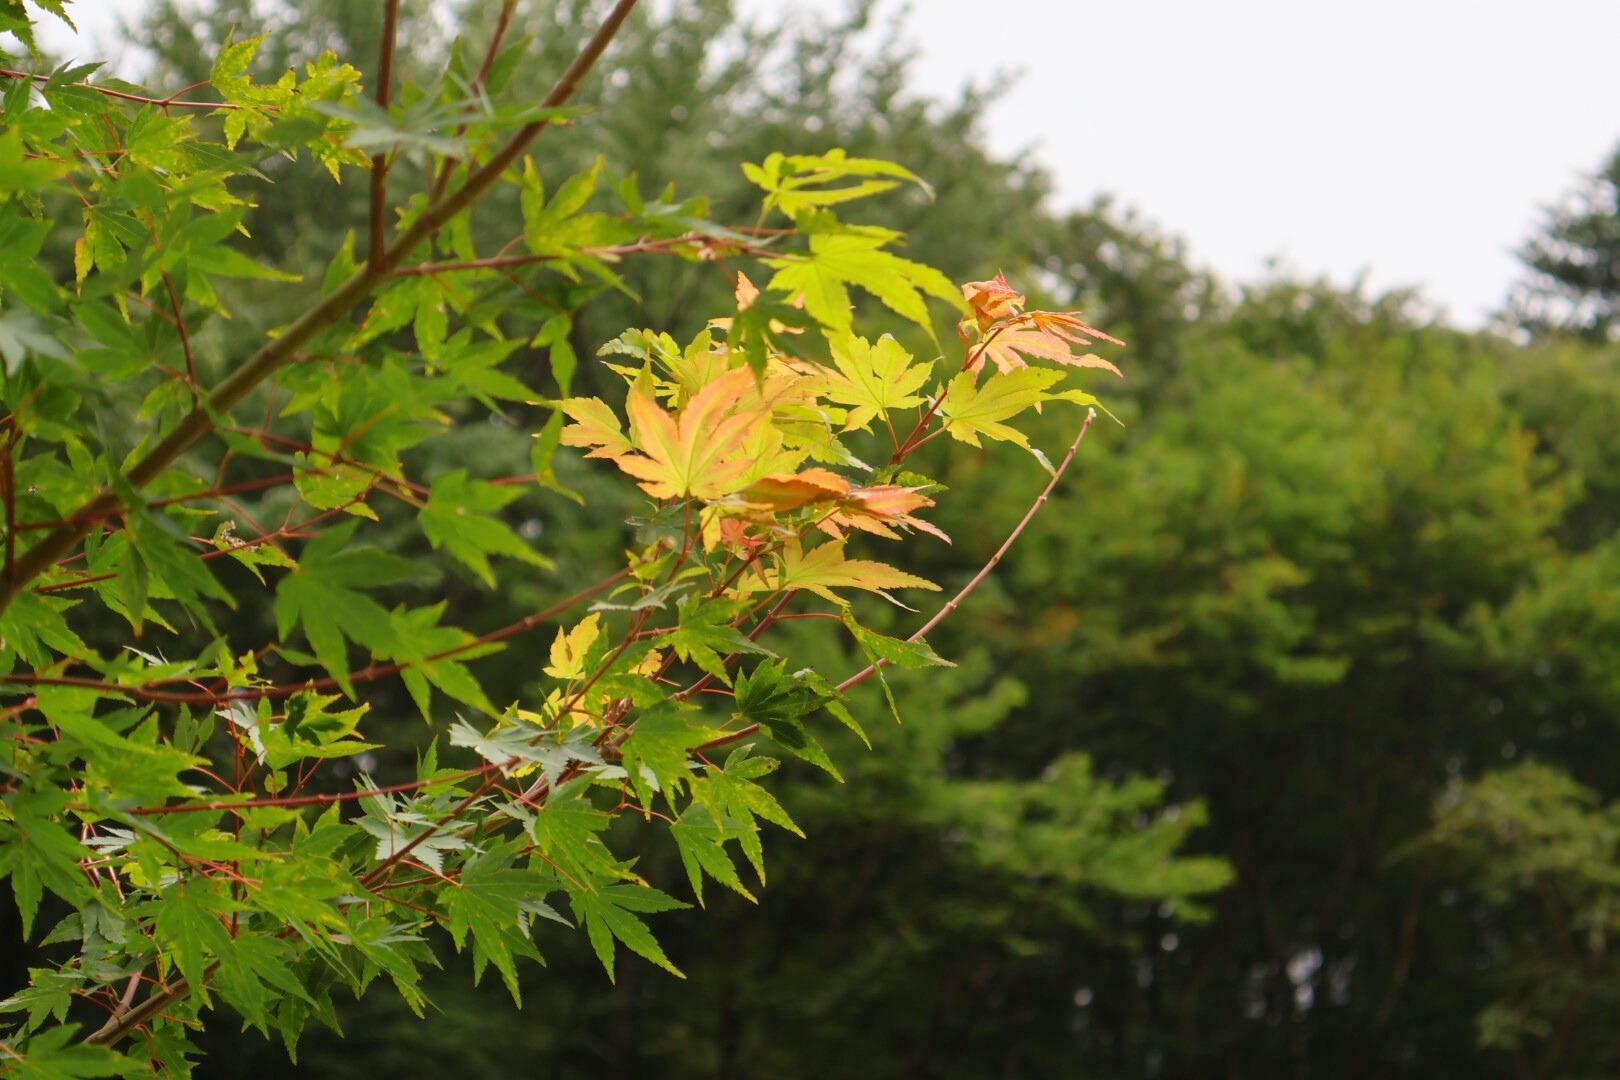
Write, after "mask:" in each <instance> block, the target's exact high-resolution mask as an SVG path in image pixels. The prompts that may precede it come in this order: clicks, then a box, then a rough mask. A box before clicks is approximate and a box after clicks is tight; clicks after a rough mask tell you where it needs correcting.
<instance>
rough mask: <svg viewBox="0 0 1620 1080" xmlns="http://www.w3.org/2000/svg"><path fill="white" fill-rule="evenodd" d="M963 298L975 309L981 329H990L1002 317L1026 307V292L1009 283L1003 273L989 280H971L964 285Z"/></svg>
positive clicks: (975, 319) (1014, 313) (975, 318)
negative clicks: (1019, 290)
mask: <svg viewBox="0 0 1620 1080" xmlns="http://www.w3.org/2000/svg"><path fill="white" fill-rule="evenodd" d="M962 299H963V300H965V301H967V305H968V307H969V308H970V309H972V311H973V321H974V322H976V323H977V324H978V326H979V330H980V331H985V330H988V329H990V327H992V326H994V325H995V324H996V323H998V322H1000V321H1001V320H1002V319H1005V318H1007V317H1008V316H1010V315H1016V314H1017V313H1018V312H1019V311H1021V310H1023V307H1024V294H1023V293H1021V292H1018V291H1017V290H1015V289H1014V288H1013V287H1012V286H1011V285H1009V284H1007V278H1006V276H1005V275H1003V274H997V275H996V276H995V277H993V278H991V279H990V280H989V281H970V282H968V283H967V284H966V285H963V286H962Z"/></svg>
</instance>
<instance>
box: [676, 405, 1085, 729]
mask: <svg viewBox="0 0 1620 1080" xmlns="http://www.w3.org/2000/svg"><path fill="white" fill-rule="evenodd" d="M1096 418H1097V410H1095V409H1087V410H1086V419H1085V422H1084V423H1082V424H1081V425H1080V432H1079V434H1077V435H1076V436H1075V437H1074V442H1073V443H1071V444H1070V445H1069V452H1068V453H1067V454H1064V455H1063V460H1062V461H1061V462H1059V463H1058V467H1057V468H1056V469H1055V470H1054V471H1053V472H1052V479H1051V480H1049V481H1047V484H1046V487H1045V489H1044V490H1042V492H1041V493H1040V495H1039V496H1037V497H1036V499H1035V501H1034V502H1033V503H1031V504H1030V507H1029V509H1028V510H1026V511H1025V512H1024V516H1023V518H1022V519H1021V520H1020V521H1019V522H1018V524H1017V525H1015V526H1013V530H1012V532H1010V533H1008V534H1007V539H1005V540H1003V541H1002V542H1001V546H1000V547H999V548H997V549H996V553H995V554H994V555H992V556H990V561H989V562H987V563H985V564H984V565H983V566H981V567H980V568H979V572H978V573H977V574H974V575H973V577H972V578H971V579H969V581H968V583H967V584H966V585H964V586H962V588H961V590H960V591H959V592H958V593H957V594H956V595H955V596H953V597H951V598H950V599H949V600H947V601H946V602H945V606H944V607H942V608H940V609H939V610H938V611H937V612H935V613H934V617H933V618H931V619H929V620H928V621H927V622H925V623H923V624H922V626H920V627H918V628H917V630H916V631H915V632H913V633H912V635H911V636H910V637H908V638H906V640H907V641H912V642H915V641H918V640H921V639H922V638H923V637H926V636H927V634H928V632H929V631H930V630H932V629H934V627H936V626H938V625H939V624H940V623H942V622H944V621H945V620H946V619H947V618H949V617H950V615H951V612H953V611H955V610H956V609H957V608H958V607H959V606H961V603H962V601H963V600H966V599H967V598H968V595H969V594H970V593H972V592H973V590H974V589H977V588H978V587H979V585H980V584H981V583H982V582H983V581H984V579H985V578H987V577H989V576H990V572H991V571H992V570H994V569H995V568H996V565H997V564H998V563H1000V562H1001V560H1002V557H1003V556H1005V555H1006V554H1007V552H1008V551H1010V550H1011V549H1012V546H1013V544H1014V543H1016V542H1017V540H1018V537H1019V536H1020V535H1021V534H1022V533H1023V531H1024V530H1025V529H1026V528H1028V527H1029V523H1030V522H1031V521H1033V520H1035V515H1036V514H1038V513H1039V512H1040V509H1041V507H1043V506H1045V505H1046V501H1047V500H1048V499H1049V498H1051V496H1052V492H1053V491H1054V490H1056V489H1057V486H1058V481H1059V480H1062V479H1063V474H1064V472H1065V471H1067V470H1068V468H1069V462H1071V461H1073V460H1074V455H1075V454H1076V453H1077V452H1078V451H1079V449H1080V443H1081V442H1082V441H1083V440H1084V439H1085V437H1086V432H1088V431H1090V430H1091V422H1092V421H1093V420H1095V419H1096ZM887 666H888V661H887V660H879V661H878V662H877V663H876V664H872V665H870V666H868V667H865V668H862V669H861V670H860V671H857V672H856V673H855V674H853V675H851V676H850V677H849V678H847V679H845V680H844V681H843V682H841V683H839V684H838V686H837V690H838V692H839V693H840V694H841V693H843V692H844V691H846V690H848V689H850V688H851V687H855V686H859V685H860V684H861V683H863V682H865V681H866V680H867V679H870V678H871V677H872V676H873V675H875V674H877V670H878V668H880V667H887ZM758 731H759V725H758V724H749V725H748V726H747V727H742V728H738V729H737V730H736V731H731V732H727V733H726V734H725V735H722V736H720V737H719V738H716V739H710V740H709V741H708V742H706V743H704V744H702V745H701V746H697V747H694V748H693V751H692V752H693V753H695V754H701V753H703V752H704V751H706V750H715V749H718V748H720V747H722V746H728V745H730V744H731V743H734V742H738V741H739V740H742V739H746V738H748V737H749V736H750V735H753V734H755V733H756V732H758Z"/></svg>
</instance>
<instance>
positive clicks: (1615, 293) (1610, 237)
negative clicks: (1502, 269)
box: [1509, 147, 1620, 342]
mask: <svg viewBox="0 0 1620 1080" xmlns="http://www.w3.org/2000/svg"><path fill="white" fill-rule="evenodd" d="M1543 219H1544V220H1543V222H1542V225H1541V228H1540V229H1539V230H1538V232H1537V233H1536V235H1535V236H1532V237H1531V238H1530V239H1529V240H1528V241H1526V242H1525V245H1524V246H1523V247H1522V248H1520V249H1519V259H1520V261H1521V262H1523V263H1524V266H1525V270H1526V271H1527V273H1526V275H1525V280H1524V282H1523V283H1522V284H1520V286H1519V287H1518V288H1517V289H1516V290H1515V292H1514V295H1513V298H1512V301H1511V304H1510V306H1509V312H1510V318H1511V319H1512V321H1513V322H1515V323H1517V324H1518V325H1519V326H1520V327H1522V328H1523V329H1525V330H1528V331H1529V332H1530V333H1532V334H1535V335H1538V336H1541V335H1546V334H1555V333H1564V334H1575V335H1577V336H1579V337H1581V338H1584V339H1586V340H1587V341H1593V342H1606V341H1611V340H1613V338H1614V335H1615V332H1616V330H1617V329H1620V147H1616V149H1615V151H1614V153H1612V154H1611V155H1610V156H1609V158H1608V160H1607V161H1605V162H1604V163H1603V165H1602V167H1601V168H1599V169H1598V171H1597V172H1596V173H1594V174H1592V175H1591V176H1589V177H1587V178H1585V179H1584V180H1583V181H1582V182H1581V184H1580V185H1579V186H1578V187H1576V188H1575V189H1574V190H1573V191H1571V192H1569V193H1568V194H1566V195H1565V196H1564V197H1563V199H1561V200H1560V201H1559V202H1557V203H1555V204H1553V205H1552V206H1549V207H1547V208H1546V209H1545V210H1544V211H1543Z"/></svg>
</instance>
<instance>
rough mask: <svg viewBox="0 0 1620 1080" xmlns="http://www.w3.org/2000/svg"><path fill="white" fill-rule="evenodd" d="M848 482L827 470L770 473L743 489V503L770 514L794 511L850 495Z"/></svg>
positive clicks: (812, 469)
mask: <svg viewBox="0 0 1620 1080" xmlns="http://www.w3.org/2000/svg"><path fill="white" fill-rule="evenodd" d="M849 490H850V488H849V481H848V480H845V479H844V478H843V477H842V476H839V475H838V474H837V473H835V472H832V471H831V470H828V469H821V468H810V469H805V470H804V471H803V472H800V473H794V474H791V475H789V474H785V473H773V474H771V475H770V476H765V477H761V478H760V479H758V480H756V481H754V482H753V483H752V484H750V485H748V487H746V488H744V489H743V492H742V498H743V501H744V502H745V503H746V504H747V505H749V506H751V507H758V508H760V509H763V510H769V511H770V512H771V513H782V512H783V511H786V510H797V509H798V508H799V507H801V506H809V505H810V504H811V503H816V502H824V501H826V500H829V499H838V498H842V497H843V496H845V495H847V494H848V493H849Z"/></svg>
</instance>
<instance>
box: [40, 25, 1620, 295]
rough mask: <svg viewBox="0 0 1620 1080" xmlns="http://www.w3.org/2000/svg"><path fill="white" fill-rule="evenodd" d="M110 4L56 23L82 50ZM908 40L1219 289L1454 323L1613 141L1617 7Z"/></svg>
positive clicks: (934, 80) (1616, 130) (1018, 30)
mask: <svg viewBox="0 0 1620 1080" xmlns="http://www.w3.org/2000/svg"><path fill="white" fill-rule="evenodd" d="M354 2H355V3H362V2H366V0H354ZM406 2H407V3H410V2H426V0H406ZM744 6H745V8H748V9H750V10H753V11H760V12H765V11H771V10H784V9H793V8H797V9H800V10H803V11H819V12H837V11H841V10H842V9H843V8H844V6H845V5H844V0H744ZM128 7H129V4H128V3H113V2H111V0H79V2H78V3H75V4H74V5H73V7H72V8H71V10H72V11H73V12H74V13H75V15H76V16H77V17H78V20H79V22H80V24H81V27H83V28H86V29H92V30H94V29H101V28H105V27H108V26H109V25H110V24H111V23H112V21H113V16H114V13H115V12H117V11H120V10H126V11H127V10H128ZM910 23H911V31H912V36H913V38H914V39H915V40H916V41H917V42H918V44H919V54H918V58H917V81H918V85H919V87H920V88H922V89H924V90H928V91H933V92H937V93H949V92H951V91H953V90H954V89H956V88H957V87H959V86H960V85H961V84H962V82H963V81H964V80H965V79H967V78H969V77H973V76H988V75H990V74H993V73H994V72H997V71H999V70H1018V71H1021V72H1022V76H1021V77H1020V78H1019V79H1018V80H1017V81H1016V82H1014V83H1013V85H1012V87H1011V89H1010V91H1009V92H1008V93H1007V95H1006V97H1005V98H1004V99H1003V100H1002V102H1001V104H1000V105H999V106H998V107H997V108H996V111H995V112H994V114H993V118H994V119H993V123H992V125H991V138H992V141H993V142H994V144H995V146H996V148H997V149H999V150H1003V151H1005V152H1007V153H1013V152H1016V151H1019V150H1023V149H1026V148H1034V150H1035V151H1036V153H1037V155H1038V156H1039V158H1040V159H1041V160H1042V161H1044V162H1045V163H1046V165H1047V166H1048V167H1049V168H1050V169H1051V171H1052V173H1053V175H1054V177H1055V178H1056V181H1057V185H1058V190H1059V194H1060V198H1061V200H1062V201H1063V202H1066V203H1070V204H1079V203H1082V202H1086V201H1089V200H1090V199H1091V198H1092V196H1094V195H1096V194H1098V193H1101V192H1112V193H1114V194H1115V195H1117V196H1118V197H1119V198H1120V199H1121V200H1123V201H1124V202H1127V203H1129V204H1131V205H1134V206H1136V207H1137V208H1139V209H1140V210H1141V211H1142V212H1143V213H1144V214H1146V215H1147V216H1148V217H1149V218H1150V219H1152V220H1154V221H1156V222H1158V223H1159V224H1160V225H1162V226H1163V227H1165V228H1167V229H1169V230H1171V231H1174V232H1176V233H1179V234H1181V235H1183V236H1185V237H1186V238H1187V239H1188V241H1189V242H1190V244H1191V251H1192V254H1193V256H1194V258H1195V259H1196V260H1198V261H1200V262H1202V263H1205V264H1207V265H1209V266H1212V267H1213V268H1215V269H1216V270H1218V271H1219V272H1221V273H1223V274H1225V275H1226V276H1228V277H1232V278H1247V277H1252V276H1254V275H1256V274H1258V273H1260V272H1261V271H1262V270H1263V267H1264V264H1265V260H1266V259H1268V258H1269V257H1273V256H1280V257H1282V258H1283V259H1284V260H1285V261H1286V263H1287V264H1288V265H1290V266H1291V267H1292V268H1294V269H1295V270H1297V271H1300V272H1304V273H1310V274H1317V273H1326V274H1329V275H1330V276H1332V277H1334V278H1335V279H1338V280H1341V281H1348V280H1349V279H1350V278H1352V277H1353V276H1354V275H1356V274H1357V273H1359V272H1361V271H1363V270H1365V271H1368V272H1370V274H1371V278H1372V281H1373V283H1374V284H1375V285H1378V286H1396V285H1409V284H1410V285H1422V286H1424V288H1425V289H1426V291H1427V292H1428V294H1429V295H1430V296H1431V297H1432V298H1433V299H1434V300H1436V301H1437V302H1439V303H1440V304H1441V305H1442V306H1444V307H1445V308H1447V309H1448V310H1449V312H1450V313H1451V315H1452V317H1453V318H1455V319H1456V320H1457V321H1460V322H1463V323H1475V322H1478V321H1479V320H1480V319H1481V318H1482V317H1483V316H1484V315H1485V314H1486V313H1487V312H1488V311H1489V310H1491V309H1492V308H1493V307H1494V306H1495V305H1496V304H1497V303H1498V302H1499V301H1500V300H1501V298H1502V296H1503V294H1504V293H1505V291H1506V289H1507V286H1508V284H1509V282H1510V281H1511V280H1512V278H1513V276H1514V269H1515V264H1514V261H1513V258H1512V254H1511V252H1512V249H1513V247H1514V246H1515V245H1516V244H1517V243H1518V242H1519V241H1520V240H1522V239H1523V238H1524V236H1525V235H1526V234H1527V233H1528V232H1529V230H1530V229H1531V228H1532V227H1533V226H1534V224H1535V221H1536V217H1537V208H1538V206H1540V205H1541V204H1543V203H1546V202H1549V201H1551V200H1552V199H1554V198H1555V197H1556V196H1557V195H1558V194H1560V193H1561V192H1563V191H1564V190H1565V189H1566V188H1568V187H1569V186H1570V184H1571V183H1572V182H1573V181H1574V179H1575V177H1576V176H1577V175H1578V174H1581V173H1585V172H1590V171H1592V170H1593V169H1595V168H1596V167H1597V165H1598V164H1599V162H1600V161H1601V159H1602V158H1603V156H1604V155H1605V154H1606V153H1607V151H1608V150H1609V149H1610V148H1611V147H1612V146H1613V145H1614V143H1615V142H1616V141H1617V140H1620V78H1617V72H1620V50H1617V46H1620V0H1540V2H1537V3H1527V2H1525V0H1404V2H1397V0H1358V2H1357V3H1354V4H1350V3H1324V2H1321V0H1224V2H1223V3H1219V4H1212V3H1207V2H1203V0H1175V2H1172V0H1113V2H1112V3H1107V4H1103V3H1091V2H1085V0H916V2H915V3H914V4H913V10H912V13H911V17H910Z"/></svg>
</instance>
